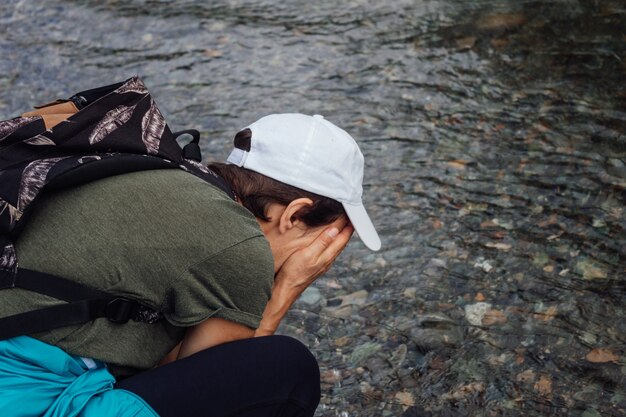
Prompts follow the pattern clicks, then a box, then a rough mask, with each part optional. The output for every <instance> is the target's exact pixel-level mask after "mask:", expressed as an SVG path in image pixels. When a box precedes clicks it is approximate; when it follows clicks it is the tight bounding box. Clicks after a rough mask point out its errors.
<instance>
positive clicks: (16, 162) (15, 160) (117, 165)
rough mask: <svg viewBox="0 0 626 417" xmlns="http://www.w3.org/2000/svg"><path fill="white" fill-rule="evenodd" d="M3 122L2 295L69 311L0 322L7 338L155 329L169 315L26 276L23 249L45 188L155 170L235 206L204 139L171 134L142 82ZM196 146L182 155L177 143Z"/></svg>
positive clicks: (49, 310) (45, 277) (1, 335)
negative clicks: (191, 179) (32, 298)
mask: <svg viewBox="0 0 626 417" xmlns="http://www.w3.org/2000/svg"><path fill="white" fill-rule="evenodd" d="M35 109H36V110H35V111H33V112H29V113H25V114H23V115H22V116H20V117H16V118H14V119H10V120H5V121H0V291H1V290H4V291H7V290H9V289H11V288H22V289H26V290H30V291H34V292H37V293H40V294H45V295H48V296H52V297H54V298H57V299H60V300H64V301H65V303H63V304H60V305H55V306H52V307H46V308H42V309H38V310H34V311H28V312H25V313H22V314H17V315H13V316H9V317H4V318H0V340H2V339H8V338H11V337H15V336H19V335H25V334H32V333H37V332H41V331H45V330H52V329H55V328H59V327H65V326H69V325H76V324H82V323H86V322H89V321H91V320H94V319H96V318H101V317H106V318H108V319H109V320H110V321H112V322H114V323H120V324H121V323H126V322H128V321H129V320H135V321H141V322H145V323H154V322H157V321H159V320H162V319H163V315H162V313H160V312H158V311H154V310H152V309H150V308H149V307H146V306H143V305H141V304H140V303H139V302H137V301H135V300H130V299H127V298H123V297H117V296H115V295H112V294H108V293H106V292H103V291H100V290H98V289H95V288H91V287H88V286H85V285H83V284H79V283H77V282H74V281H70V280H68V279H65V278H63V277H58V276H55V275H51V274H46V273H42V272H37V271H32V270H27V269H23V268H20V267H19V265H18V261H17V254H16V253H15V246H14V242H15V241H16V240H17V237H18V236H19V233H20V231H21V230H22V228H23V226H24V225H25V224H26V222H27V221H28V218H29V215H30V213H31V212H32V210H33V208H34V207H35V205H36V203H37V200H38V197H39V196H40V195H41V192H42V191H43V190H50V189H60V188H65V187H73V186H77V185H80V184H84V183H86V182H89V181H94V180H98V179H101V178H105V177H110V176H113V175H120V174H124V173H129V172H135V171H142V170H150V169H183V170H185V171H187V172H189V173H191V174H193V175H196V176H198V177H200V178H202V179H204V180H205V181H207V182H209V183H211V184H213V185H214V186H216V187H218V188H220V189H222V190H223V191H224V192H226V193H227V194H228V195H229V196H230V197H231V198H233V199H235V196H234V193H233V191H232V190H231V189H230V187H229V186H228V185H227V184H226V182H225V181H224V180H223V179H222V178H221V177H219V176H218V175H217V174H216V173H214V172H213V171H211V170H210V169H209V168H207V167H205V166H203V165H202V164H200V161H201V159H202V158H201V154H200V147H199V140H200V135H199V133H198V131H195V130H185V131H181V132H176V133H172V132H171V131H170V129H169V127H168V125H167V123H166V122H165V120H164V118H163V115H162V114H161V112H160V111H159V109H158V107H157V106H156V104H155V102H154V100H153V98H152V97H151V95H150V93H149V92H148V90H147V89H146V87H145V85H144V84H143V82H142V81H141V80H140V79H139V78H138V77H136V76H135V77H132V78H130V79H128V80H126V81H124V82H121V83H117V84H112V85H108V86H104V87H99V88H95V89H91V90H87V91H82V92H80V93H77V94H75V95H73V96H72V97H70V98H69V99H67V100H57V101H54V102H52V103H49V104H46V105H43V106H39V107H35ZM183 134H189V135H191V136H192V141H191V142H189V143H188V144H187V145H185V146H184V147H183V148H182V149H181V147H180V145H179V144H178V142H177V141H176V139H177V137H178V136H181V135H183Z"/></svg>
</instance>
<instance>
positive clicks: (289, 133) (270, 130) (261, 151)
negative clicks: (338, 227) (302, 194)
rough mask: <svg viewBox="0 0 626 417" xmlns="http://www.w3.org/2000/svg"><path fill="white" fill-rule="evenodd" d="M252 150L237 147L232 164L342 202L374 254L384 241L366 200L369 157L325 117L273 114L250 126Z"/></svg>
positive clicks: (231, 158)
mask: <svg viewBox="0 0 626 417" xmlns="http://www.w3.org/2000/svg"><path fill="white" fill-rule="evenodd" d="M248 129H250V130H251V131H252V139H251V143H250V150H249V151H244V150H242V149H237V148H235V149H234V150H233V151H232V153H231V154H230V156H229V157H228V159H227V162H229V163H231V164H234V165H237V166H240V167H243V168H246V169H249V170H251V171H255V172H258V173H260V174H263V175H265V176H268V177H270V178H273V179H275V180H277V181H280V182H282V183H285V184H288V185H291V186H294V187H297V188H300V189H303V190H306V191H309V192H312V193H315V194H319V195H322V196H324V197H329V198H332V199H333V200H336V201H339V202H340V203H341V204H342V205H343V208H344V209H345V211H346V213H347V214H348V218H349V219H350V222H351V223H352V225H353V226H354V229H355V230H356V232H357V233H358V235H359V237H360V238H361V240H362V241H363V243H364V244H365V246H367V247H368V248H370V249H372V250H375V251H376V250H378V249H380V238H379V237H378V233H376V229H375V228H374V225H373V224H372V221H371V220H370V218H369V216H368V215H367V212H366V211H365V207H363V202H362V200H361V197H362V194H363V165H364V162H363V154H362V153H361V151H360V150H359V147H358V145H357V144H356V142H355V140H354V139H353V138H352V136H350V135H349V134H348V133H346V132H345V131H344V130H343V129H340V128H338V127H337V126H335V125H334V124H332V123H331V122H329V121H328V120H326V119H324V117H323V116H320V115H315V116H307V115H305V114H298V113H289V114H272V115H269V116H265V117H263V118H261V119H259V120H257V121H256V122H254V123H253V124H251V125H250V126H248Z"/></svg>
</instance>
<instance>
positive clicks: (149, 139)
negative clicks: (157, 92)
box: [141, 100, 165, 154]
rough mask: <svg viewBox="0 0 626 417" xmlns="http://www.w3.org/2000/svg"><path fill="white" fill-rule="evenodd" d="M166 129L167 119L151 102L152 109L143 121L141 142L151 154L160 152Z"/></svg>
mask: <svg viewBox="0 0 626 417" xmlns="http://www.w3.org/2000/svg"><path fill="white" fill-rule="evenodd" d="M164 129H165V119H164V118H163V115H162V114H161V112H160V111H159V109H158V107H157V106H156V104H155V103H154V100H150V108H149V109H148V111H147V112H146V114H144V116H143V119H141V140H142V141H143V143H144V145H146V150H147V151H148V153H149V154H156V153H158V152H159V144H160V142H161V136H163V130H164Z"/></svg>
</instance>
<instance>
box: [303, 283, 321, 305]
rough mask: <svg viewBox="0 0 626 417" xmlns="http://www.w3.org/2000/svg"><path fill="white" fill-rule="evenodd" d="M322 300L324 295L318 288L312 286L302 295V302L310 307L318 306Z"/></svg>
mask: <svg viewBox="0 0 626 417" xmlns="http://www.w3.org/2000/svg"><path fill="white" fill-rule="evenodd" d="M321 300H322V293H321V292H320V290H318V289H317V288H315V287H313V286H311V287H308V288H307V289H306V290H304V291H303V292H302V295H300V300H299V301H301V302H303V303H305V304H309V305H315V304H318V303H319V302H320V301H321Z"/></svg>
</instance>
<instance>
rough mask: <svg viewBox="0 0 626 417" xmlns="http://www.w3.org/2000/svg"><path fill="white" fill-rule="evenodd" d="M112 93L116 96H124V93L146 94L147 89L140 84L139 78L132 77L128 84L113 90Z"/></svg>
mask: <svg viewBox="0 0 626 417" xmlns="http://www.w3.org/2000/svg"><path fill="white" fill-rule="evenodd" d="M114 93H117V94H124V93H137V94H148V89H147V88H146V86H145V85H144V84H143V82H141V80H140V79H139V78H137V77H133V78H131V79H130V80H128V82H127V83H125V84H124V85H123V86H121V87H120V88H118V89H117V90H115V91H114Z"/></svg>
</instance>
